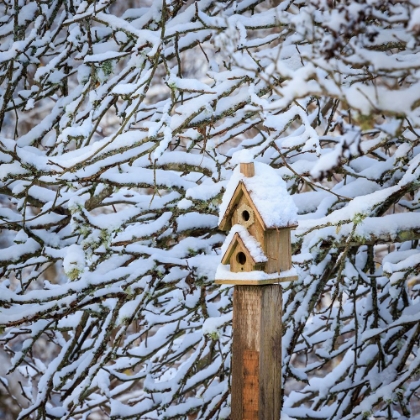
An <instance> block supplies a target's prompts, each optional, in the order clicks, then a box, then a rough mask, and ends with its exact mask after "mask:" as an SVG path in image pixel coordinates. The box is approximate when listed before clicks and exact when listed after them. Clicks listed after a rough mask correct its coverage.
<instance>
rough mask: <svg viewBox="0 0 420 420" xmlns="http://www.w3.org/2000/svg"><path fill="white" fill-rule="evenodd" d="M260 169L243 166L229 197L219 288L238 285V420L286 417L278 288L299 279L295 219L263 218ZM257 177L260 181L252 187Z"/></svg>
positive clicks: (235, 315)
mask: <svg viewBox="0 0 420 420" xmlns="http://www.w3.org/2000/svg"><path fill="white" fill-rule="evenodd" d="M259 165H261V164H259ZM259 168H260V169H259V170H258V171H260V172H258V171H256V170H255V165H254V163H253V162H249V163H248V162H241V163H240V171H241V173H242V174H243V175H244V177H243V178H241V180H240V181H237V180H236V181H234V182H236V183H237V184H236V185H231V186H230V188H229V189H227V190H229V191H232V192H233V193H229V194H230V195H229V197H228V198H226V200H227V202H226V204H225V205H224V206H223V208H224V210H223V214H222V215H221V222H220V224H219V227H220V229H222V230H225V231H228V230H230V229H232V231H231V234H230V235H228V236H227V238H226V241H225V245H224V253H223V256H222V261H221V264H220V265H219V267H218V270H217V272H216V278H215V282H216V283H217V284H234V285H235V286H234V292H233V349H232V402H231V408H232V411H231V419H232V420H279V418H280V403H281V365H282V357H281V335H282V324H281V316H282V295H281V286H280V284H278V283H279V282H283V281H293V280H296V279H297V275H296V272H295V270H294V268H293V266H292V259H291V257H292V250H291V240H290V231H291V229H293V227H294V226H295V225H294V224H293V223H295V219H294V218H293V217H290V220H283V219H282V220H281V221H278V222H277V223H273V222H272V221H271V220H270V217H267V216H265V218H264V217H263V216H264V214H265V213H264V212H261V210H262V209H264V208H265V207H264V204H265V203H263V202H261V201H260V198H259V196H258V194H255V192H254V191H253V190H254V189H255V188H256V186H255V185H256V183H258V185H261V187H263V186H264V183H266V181H267V171H266V169H263V170H261V166H259ZM270 176H272V177H273V179H275V177H277V174H276V173H275V171H273V173H272V174H270ZM251 177H256V178H257V179H255V178H254V179H253V180H252V182H251V180H248V178H251ZM255 181H257V182H255ZM259 183H260V184H259ZM280 184H281V185H282V181H281V180H280V181H279V185H280ZM247 185H248V187H249V189H248V187H247ZM270 185H272V184H270ZM270 188H272V189H273V191H272V194H273V196H274V195H275V194H278V193H279V191H282V192H281V194H283V196H284V198H285V201H287V199H288V197H287V192H285V191H284V189H283V187H279V189H278V190H277V188H276V186H275V185H274V187H273V186H271V187H270ZM266 192H267V191H266ZM266 195H267V194H266ZM289 208H290V207H289ZM279 210H280V209H279ZM267 220H268V222H267ZM279 220H280V219H279ZM289 222H290V223H289Z"/></svg>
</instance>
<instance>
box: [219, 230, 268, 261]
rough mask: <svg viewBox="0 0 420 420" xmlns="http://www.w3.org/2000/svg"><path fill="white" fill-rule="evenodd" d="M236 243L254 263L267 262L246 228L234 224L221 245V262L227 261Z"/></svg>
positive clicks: (259, 246) (258, 245)
mask: <svg viewBox="0 0 420 420" xmlns="http://www.w3.org/2000/svg"><path fill="white" fill-rule="evenodd" d="M238 244H241V245H242V246H243V247H244V248H245V249H246V250H247V251H248V253H249V255H250V257H251V258H252V259H253V260H254V263H263V262H267V257H266V256H265V254H264V251H263V250H262V248H261V245H260V244H259V243H258V241H257V240H256V239H255V238H254V237H253V236H251V235H250V234H249V233H248V231H247V230H246V228H244V227H243V226H241V225H234V226H233V228H232V229H231V231H230V232H229V235H228V236H227V237H226V240H225V242H224V244H223V246H222V264H226V263H227V261H228V260H229V258H230V257H231V254H232V252H234V250H235V248H236V246H237V245H238Z"/></svg>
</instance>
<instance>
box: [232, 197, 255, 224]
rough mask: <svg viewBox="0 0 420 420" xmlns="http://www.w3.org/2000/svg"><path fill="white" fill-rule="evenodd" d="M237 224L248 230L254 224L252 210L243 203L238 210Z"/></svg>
mask: <svg viewBox="0 0 420 420" xmlns="http://www.w3.org/2000/svg"><path fill="white" fill-rule="evenodd" d="M237 211H238V213H237V216H236V217H237V223H239V224H240V225H242V226H244V227H246V228H248V227H249V226H251V225H252V224H253V223H254V210H252V208H251V207H250V206H248V205H247V204H245V203H243V204H242V205H241V206H239V208H238V210H237Z"/></svg>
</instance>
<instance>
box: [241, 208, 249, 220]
mask: <svg viewBox="0 0 420 420" xmlns="http://www.w3.org/2000/svg"><path fill="white" fill-rule="evenodd" d="M250 217H251V215H250V214H249V211H248V210H244V211H243V212H242V219H244V220H245V222H247V221H248V220H249V218H250Z"/></svg>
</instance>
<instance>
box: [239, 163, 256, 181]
mask: <svg viewBox="0 0 420 420" xmlns="http://www.w3.org/2000/svg"><path fill="white" fill-rule="evenodd" d="M240 171H241V173H242V174H244V175H245V176H246V177H249V178H250V177H253V176H254V175H255V166H254V162H250V163H241V164H240Z"/></svg>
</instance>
